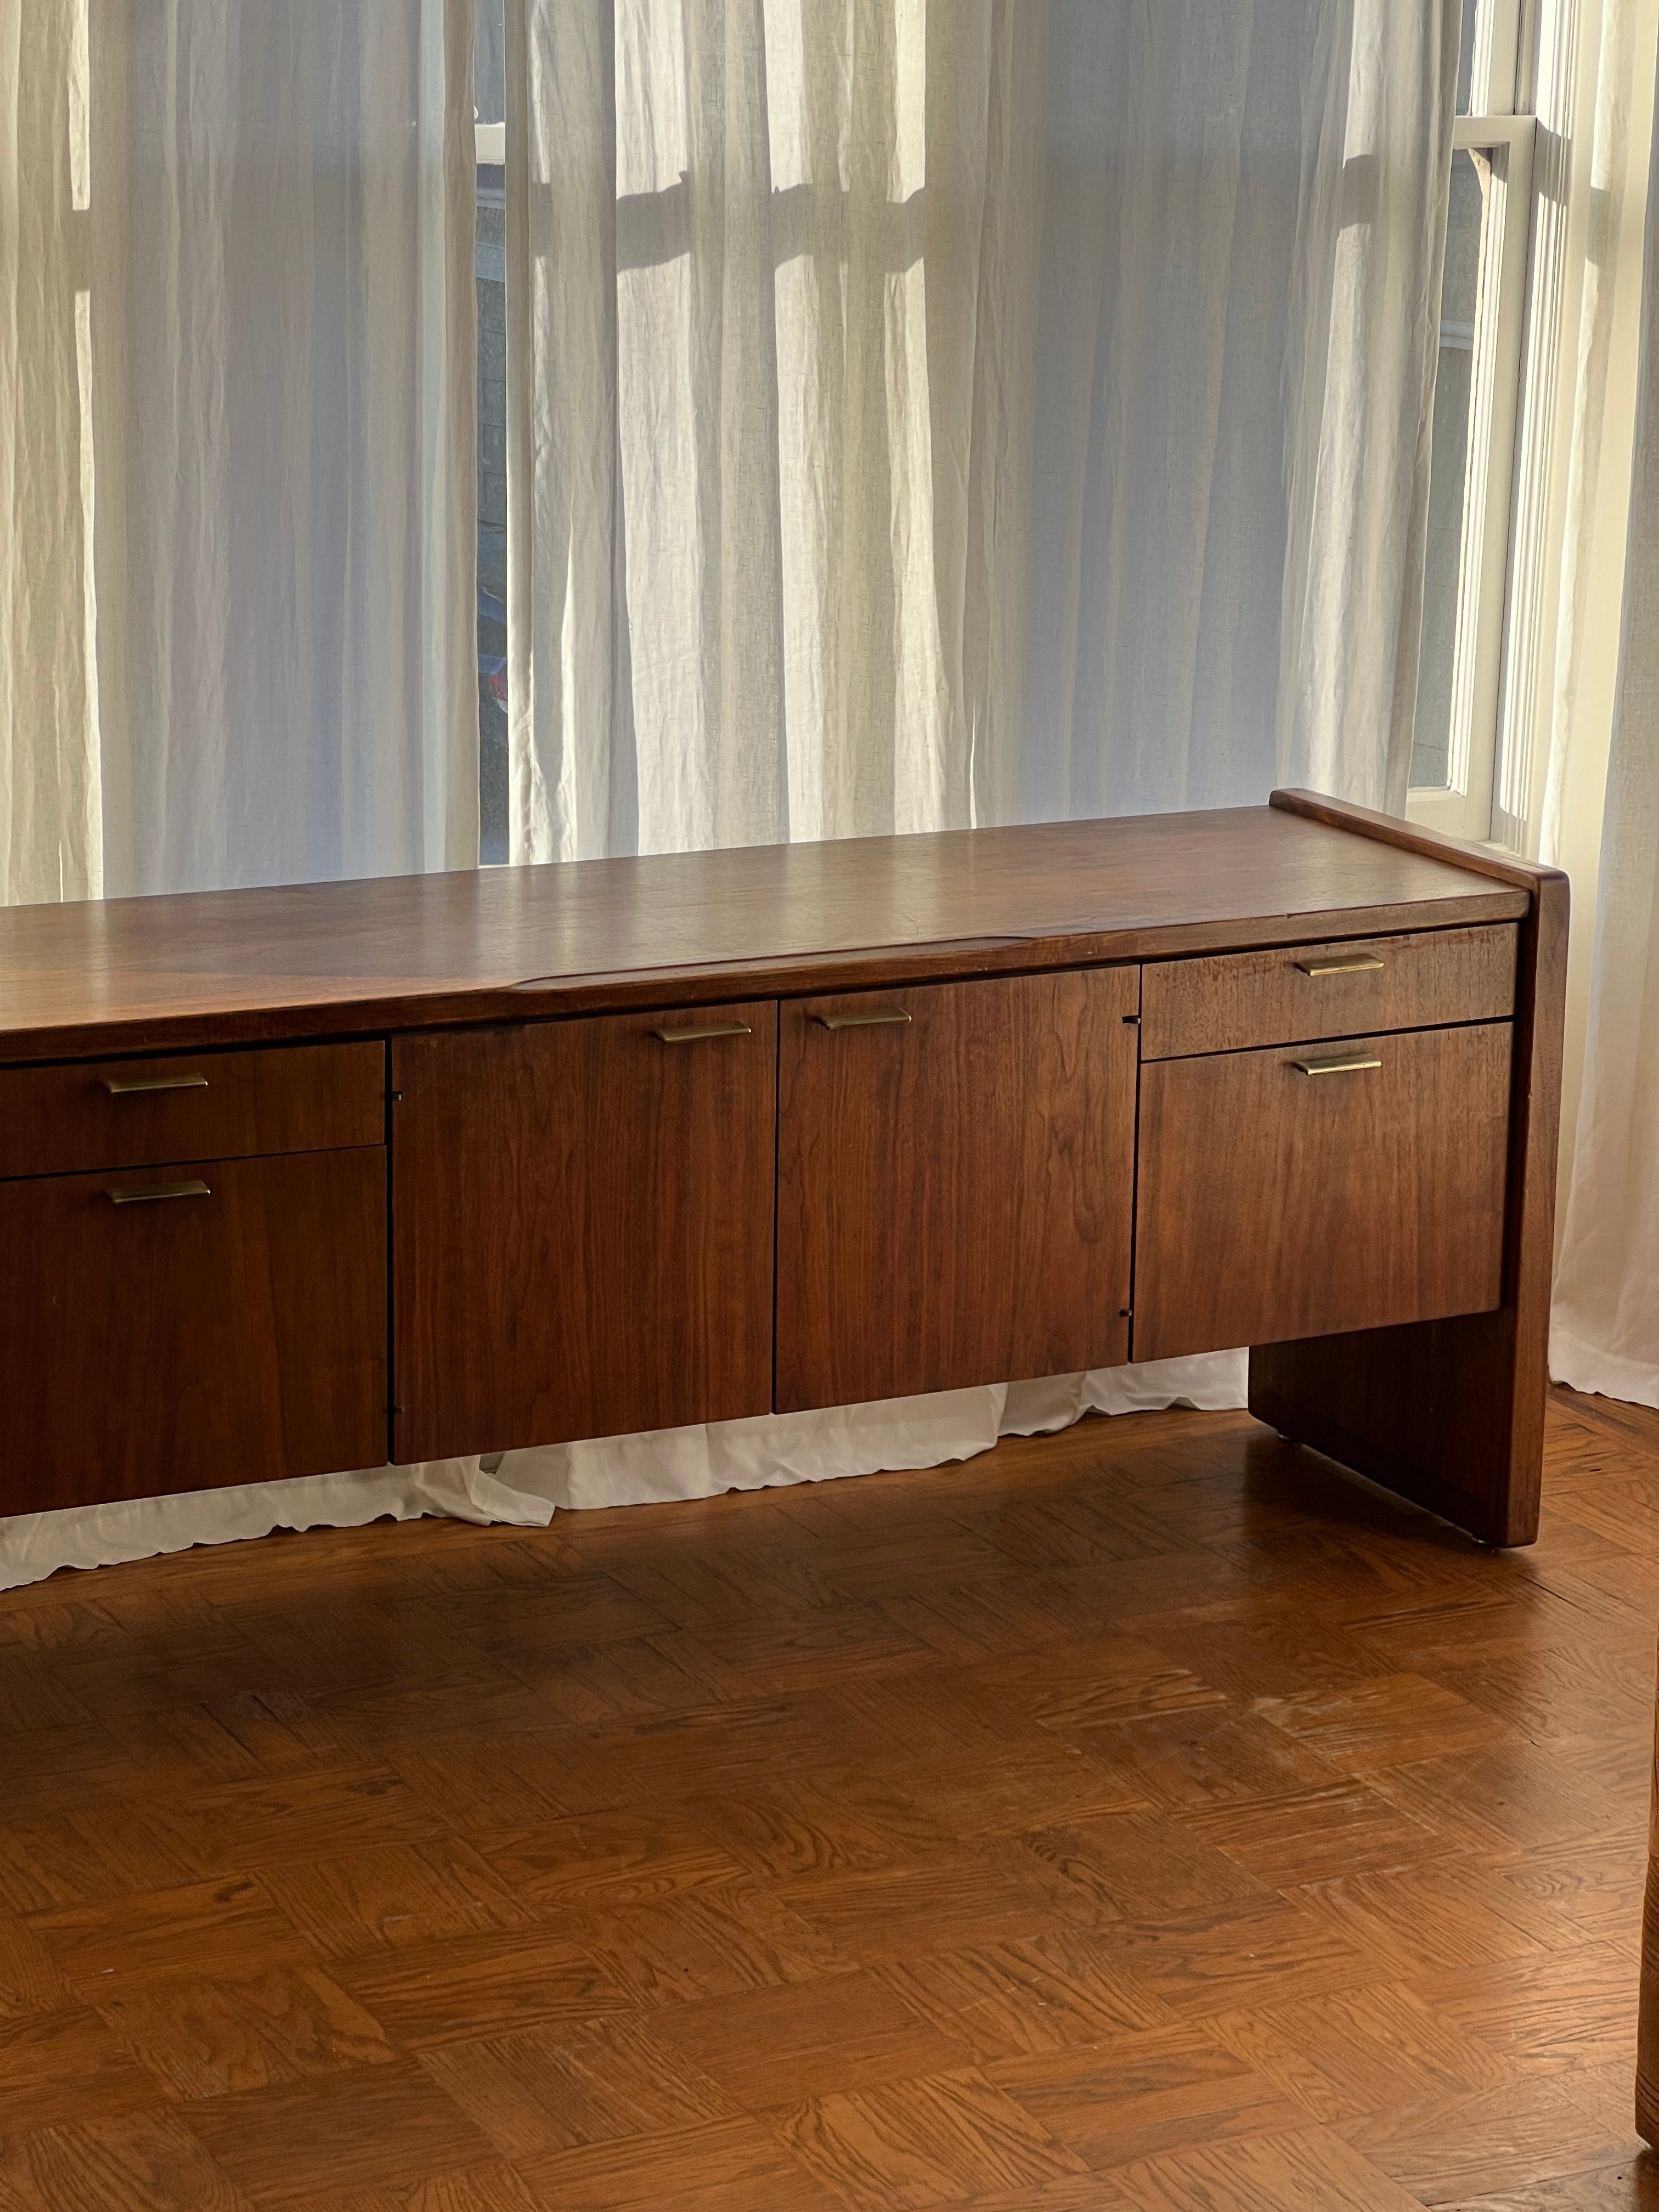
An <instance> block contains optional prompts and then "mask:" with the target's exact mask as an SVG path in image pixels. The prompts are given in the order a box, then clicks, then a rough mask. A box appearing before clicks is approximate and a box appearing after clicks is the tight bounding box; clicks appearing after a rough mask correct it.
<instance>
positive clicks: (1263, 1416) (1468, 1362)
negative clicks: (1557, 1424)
mask: <svg viewBox="0 0 1659 2212" xmlns="http://www.w3.org/2000/svg"><path fill="white" fill-rule="evenodd" d="M1514 1337H1515V1316H1514V1315H1513V1314H1512V1313H1510V1312H1507V1311H1501V1310H1500V1311H1499V1312H1497V1313H1489V1314H1468V1315H1463V1316H1459V1317H1458V1318H1457V1319H1455V1320H1453V1321H1436V1322H1411V1323H1408V1324H1407V1326H1405V1327H1404V1328H1379V1329H1358V1330H1356V1331H1354V1333H1353V1334H1352V1335H1346V1336H1325V1337H1313V1338H1310V1339H1307V1340H1304V1341H1302V1342H1299V1343H1293V1344H1263V1345H1256V1346H1254V1347H1253V1349H1252V1350H1251V1352H1250V1384H1249V1408H1250V1411H1251V1413H1254V1414H1255V1418H1256V1419H1257V1420H1259V1421H1266V1422H1267V1425H1269V1427H1271V1428H1275V1429H1277V1430H1279V1432H1280V1433H1281V1434H1282V1435H1284V1436H1286V1437H1291V1438H1293V1439H1294V1441H1295V1442H1297V1443H1304V1444H1308V1445H1310V1446H1311V1447H1312V1449H1314V1450H1315V1451H1320V1452H1323V1453H1324V1455H1325V1456H1326V1457H1327V1458H1328V1459H1334V1460H1338V1461H1340V1462H1341V1463H1342V1465H1343V1466H1344V1467H1351V1468H1353V1469H1354V1471H1355V1472H1356V1473H1357V1474H1363V1475H1366V1476H1368V1477H1369V1478H1370V1480H1371V1481H1373V1482H1378V1483H1381V1484H1382V1485H1383V1487H1384V1488H1385V1489H1388V1490H1393V1491H1397V1492H1399V1493H1400V1495H1401V1497H1402V1498H1410V1499H1411V1500H1412V1502H1413V1504H1418V1505H1424V1506H1426V1507H1427V1508H1428V1509H1429V1510H1430V1511H1431V1512H1433V1513H1438V1514H1440V1515H1441V1516H1443V1518H1444V1519H1445V1520H1448V1521H1450V1522H1455V1525H1456V1526H1457V1527H1458V1528H1464V1529H1467V1530H1468V1533H1469V1534H1470V1535H1472V1536H1474V1537H1476V1538H1478V1539H1479V1541H1480V1542H1481V1543H1483V1544H1529V1543H1531V1542H1532V1541H1533V1539H1534V1537H1535V1536H1536V1534H1537V1533H1538V1481H1539V1471H1540V1468H1541V1462H1542V1451H1541V1443H1542V1439H1541V1434H1539V1435H1535V1436H1531V1437H1528V1436H1526V1435H1524V1434H1522V1433H1520V1431H1519V1429H1518V1425H1517V1423H1516V1413H1517V1411H1518V1410H1519V1409H1518V1407H1517V1406H1516V1391H1515V1380H1514V1377H1515V1362H1514V1352H1513V1346H1514Z"/></svg>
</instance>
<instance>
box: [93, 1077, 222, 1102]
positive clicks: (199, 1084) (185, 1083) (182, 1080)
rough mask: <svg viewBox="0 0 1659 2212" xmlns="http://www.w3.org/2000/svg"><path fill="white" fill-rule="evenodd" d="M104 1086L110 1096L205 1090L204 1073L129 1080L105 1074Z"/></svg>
mask: <svg viewBox="0 0 1659 2212" xmlns="http://www.w3.org/2000/svg"><path fill="white" fill-rule="evenodd" d="M103 1081H104V1088H105V1090H106V1091H108V1093H109V1095H110V1097H112V1098H125V1097H126V1096H127V1095H128V1094H129V1092H131V1091H205V1090H206V1089H207V1087H208V1079H207V1078H206V1076H205V1075H147V1076H144V1077H143V1078H142V1079H134V1080H133V1081H131V1082H128V1081H126V1080H125V1078H124V1077H121V1076H119V1075H106V1076H105V1078H104V1079H103Z"/></svg>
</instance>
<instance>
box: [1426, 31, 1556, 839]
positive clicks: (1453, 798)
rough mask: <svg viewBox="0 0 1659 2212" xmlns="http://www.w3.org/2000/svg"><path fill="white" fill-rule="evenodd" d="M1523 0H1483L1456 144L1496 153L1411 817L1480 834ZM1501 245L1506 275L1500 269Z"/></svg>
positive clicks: (1487, 816) (1506, 496) (1511, 296)
mask: <svg viewBox="0 0 1659 2212" xmlns="http://www.w3.org/2000/svg"><path fill="white" fill-rule="evenodd" d="M1521 28H1522V27H1521V0H1480V13H1479V15H1478V17H1477V21H1476V33H1475V51H1474V70H1473V73H1472V79H1471V84H1470V93H1469V106H1470V110H1471V112H1469V113H1468V114H1467V115H1460V116H1459V117H1458V118H1456V120H1455V124H1454V125H1453V131H1452V147H1453V151H1454V154H1456V153H1468V154H1471V155H1475V156H1476V157H1477V158H1478V157H1480V156H1483V155H1484V156H1485V157H1486V162H1487V170H1486V180H1485V181H1486V216H1485V221H1484V223H1483V226H1482V232H1481V246H1480V281H1479V283H1478V285H1477V290H1476V300H1477V307H1476V315H1477V320H1476V323H1475V325H1474V330H1473V331H1472V332H1471V333H1470V343H1471V346H1472V349H1473V354H1474V359H1473V362H1472V363H1471V368H1470V378H1469V424H1468V456H1467V459H1466V463H1465V476H1464V483H1463V522H1462V544H1461V549H1460V555H1459V560H1458V578H1457V611H1456V619H1455V644H1454V648H1453V658H1452V688H1451V717H1450V726H1449V732H1448V760H1447V781H1446V782H1445V784H1444V785H1443V786H1441V785H1419V786H1413V788H1412V789H1411V790H1410V791H1409V792H1408V793H1407V801H1406V812H1407V817H1408V818H1409V819H1410V820H1412V821H1413V822H1421V823H1424V824H1425V826H1427V827H1429V828H1431V829H1439V830H1443V831H1444V832H1445V833H1446V834H1447V835H1448V836H1453V837H1462V838H1467V839H1469V840H1472V841H1474V842H1481V841H1484V840H1487V839H1490V837H1491V836H1492V807H1493V795H1494V791H1495V788H1496V784H1497V778H1498V729H1499V712H1500V705H1501V693H1502V687H1503V673H1504V623H1505V617H1506V612H1507V607H1508V600H1509V581H1510V525H1511V519H1512V516H1513V513H1514V495H1515V454H1516V428H1517V423H1518V421H1519V415H1520V402H1521V383H1522V359H1523V354H1524V351H1525V343H1524V342H1525V337H1526V327H1527V277H1528V256H1529V251H1530V246H1531V234H1532V215H1533V197H1534V195H1533V167H1534V148H1535V143H1536V136H1537V127H1538V126H1537V118H1536V117H1535V116H1534V115H1533V114H1531V113H1528V112H1516V101H1515V88H1516V64H1517V60H1518V58H1519V57H1520V52H1521V46H1522V40H1521ZM1494 253H1495V254H1496V256H1497V281H1496V282H1495V283H1493V282H1491V281H1489V269H1490V261H1491V257H1492V255H1493V254H1494Z"/></svg>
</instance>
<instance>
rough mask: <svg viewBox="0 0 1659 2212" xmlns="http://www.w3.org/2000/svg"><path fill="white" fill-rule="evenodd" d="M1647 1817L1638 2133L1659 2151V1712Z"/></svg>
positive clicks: (1638, 2037) (1638, 2023) (1638, 2031)
mask: <svg viewBox="0 0 1659 2212" xmlns="http://www.w3.org/2000/svg"><path fill="white" fill-rule="evenodd" d="M1655 1727H1656V1735H1655V1747H1654V1760H1653V1781H1652V1784H1651V1790H1650V1810H1649V1814H1648V1879H1647V1887H1646V1890H1645V1893H1644V1896H1643V1899H1642V1977H1641V1985H1640V1995H1639V1996H1638V2001H1637V2006H1638V2008H1637V2020H1636V2132H1637V2134H1638V2136H1641V2137H1642V2138H1643V2139H1644V2142H1650V2143H1651V2144H1652V2145H1653V2146H1654V2148H1656V2149H1659V1712H1656V1717H1655Z"/></svg>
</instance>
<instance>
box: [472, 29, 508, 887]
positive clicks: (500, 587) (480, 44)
mask: <svg viewBox="0 0 1659 2212" xmlns="http://www.w3.org/2000/svg"><path fill="white" fill-rule="evenodd" d="M473 38H474V43H473V57H472V70H473V95H472V98H473V106H474V107H475V108H476V109H477V117H478V120H479V121H480V122H481V123H499V122H501V120H502V119H503V118H504V117H505V115H506V113H507V103H506V100H505V97H504V92H503V80H502V59H503V55H504V52H505V47H506V15H505V9H504V0H477V14H476V15H475V17H474V33H473ZM473 270H474V274H475V276H476V278H477V297H478V857H479V859H480V860H484V861H497V860H506V858H507V193H506V189H505V177H504V173H503V172H502V170H501V166H500V164H499V163H496V162H488V163H486V162H480V164H479V165H478V209H477V234H476V244H475V246H474V252H473Z"/></svg>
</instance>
